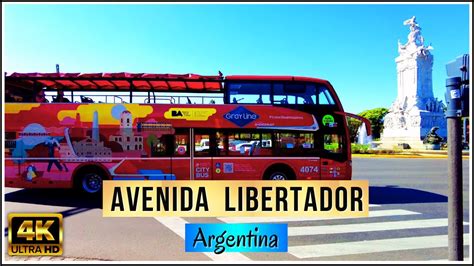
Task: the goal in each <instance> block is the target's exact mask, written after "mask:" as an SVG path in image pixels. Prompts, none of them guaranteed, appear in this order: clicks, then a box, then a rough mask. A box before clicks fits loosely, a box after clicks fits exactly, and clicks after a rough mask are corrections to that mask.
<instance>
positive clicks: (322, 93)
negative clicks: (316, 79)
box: [318, 86, 335, 105]
mask: <svg viewBox="0 0 474 266" xmlns="http://www.w3.org/2000/svg"><path fill="white" fill-rule="evenodd" d="M318 98H319V104H325V105H334V104H335V103H334V99H333V98H332V96H331V93H330V92H329V90H328V89H327V88H326V87H324V86H321V87H319V94H318Z"/></svg>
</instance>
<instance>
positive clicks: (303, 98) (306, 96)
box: [273, 83, 316, 104]
mask: <svg viewBox="0 0 474 266" xmlns="http://www.w3.org/2000/svg"><path fill="white" fill-rule="evenodd" d="M273 94H274V95H273V103H274V104H315V103H316V86H315V85H314V84H303V83H296V84H293V83H288V84H281V83H276V84H274V85H273Z"/></svg>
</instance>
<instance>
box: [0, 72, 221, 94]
mask: <svg viewBox="0 0 474 266" xmlns="http://www.w3.org/2000/svg"><path fill="white" fill-rule="evenodd" d="M222 82H223V76H221V75H219V76H202V75H197V74H147V73H125V72H121V73H16V72H15V73H12V74H10V75H7V74H6V73H5V87H7V88H8V87H10V88H18V89H27V90H31V89H32V88H35V87H40V88H46V90H67V91H114V90H115V91H145V92H146V91H164V92H166V91H168V92H170V91H172V92H202V93H205V92H213V93H216V92H222V91H223V84H222Z"/></svg>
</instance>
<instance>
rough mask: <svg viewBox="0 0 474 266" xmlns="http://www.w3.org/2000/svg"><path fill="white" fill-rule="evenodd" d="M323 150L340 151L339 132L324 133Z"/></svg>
mask: <svg viewBox="0 0 474 266" xmlns="http://www.w3.org/2000/svg"><path fill="white" fill-rule="evenodd" d="M324 150H326V151H328V152H330V153H341V152H342V136H341V135H339V134H325V135H324Z"/></svg>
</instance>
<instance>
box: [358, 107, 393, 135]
mask: <svg viewBox="0 0 474 266" xmlns="http://www.w3.org/2000/svg"><path fill="white" fill-rule="evenodd" d="M387 113H388V109H387V108H384V107H379V108H374V109H370V110H365V111H363V112H361V113H359V115H360V116H362V117H365V118H367V119H369V121H370V123H371V124H372V137H373V139H377V138H380V134H381V133H382V131H383V118H384V117H385V115H386V114H387Z"/></svg>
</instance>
